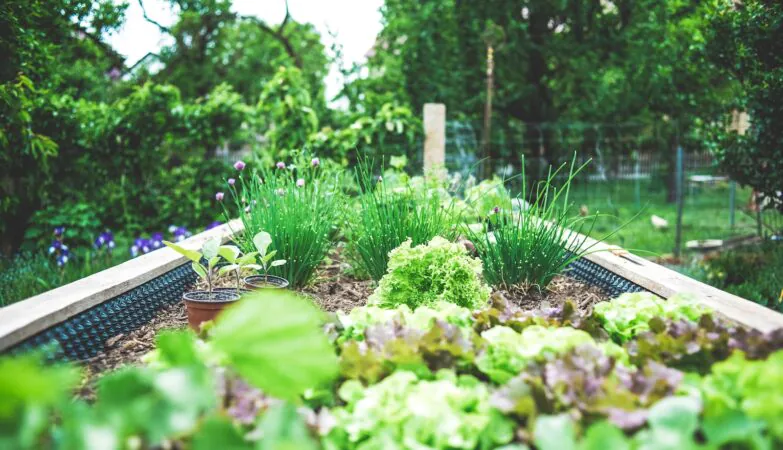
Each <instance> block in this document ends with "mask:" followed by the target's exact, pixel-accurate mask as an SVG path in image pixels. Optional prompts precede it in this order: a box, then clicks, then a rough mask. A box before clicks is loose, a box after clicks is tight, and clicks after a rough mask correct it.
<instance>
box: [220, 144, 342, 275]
mask: <svg viewBox="0 0 783 450" xmlns="http://www.w3.org/2000/svg"><path fill="white" fill-rule="evenodd" d="M299 161H302V164H297V165H296V166H295V168H292V169H288V168H284V169H277V168H275V169H268V168H262V169H261V170H259V171H257V172H253V173H240V174H239V176H238V180H237V184H236V186H235V187H231V189H230V192H231V196H232V199H233V201H234V204H233V207H234V208H235V209H234V211H235V212H234V213H229V212H228V209H225V208H226V206H225V205H224V212H225V215H226V218H227V219H229V220H230V219H231V218H232V217H236V216H237V215H239V217H240V218H241V219H242V223H243V224H244V231H243V232H242V233H241V235H240V236H238V237H237V242H238V244H239V245H240V247H241V248H242V249H243V250H244V251H246V252H248V251H253V250H255V249H256V248H255V244H254V242H253V237H254V236H255V235H256V234H258V233H259V232H261V231H266V232H267V233H269V234H270V236H271V237H272V240H273V242H272V244H271V246H270V247H269V248H270V249H271V251H274V252H276V253H275V255H276V257H279V258H281V259H282V260H285V261H286V264H284V265H282V266H277V267H273V268H271V270H270V273H271V274H272V275H277V276H281V277H283V278H285V279H287V280H288V281H289V282H290V283H291V285H292V286H293V287H302V286H304V285H305V284H307V283H308V282H309V281H310V280H311V279H312V277H313V275H314V274H315V269H316V267H318V265H319V264H320V263H321V261H323V259H324V258H325V257H326V254H327V253H328V252H329V249H330V248H331V244H332V237H333V229H334V227H335V226H336V224H337V221H338V216H339V214H340V212H341V210H342V206H343V198H342V191H341V187H342V186H341V178H340V174H339V173H338V172H337V171H336V170H331V169H327V168H324V167H321V166H320V165H318V166H314V165H312V164H309V163H305V162H304V160H302V159H300V160H299ZM297 162H298V161H297ZM299 180H302V181H301V182H300V181H299ZM302 183H303V184H302ZM298 184H302V185H301V186H299V185H298Z"/></svg>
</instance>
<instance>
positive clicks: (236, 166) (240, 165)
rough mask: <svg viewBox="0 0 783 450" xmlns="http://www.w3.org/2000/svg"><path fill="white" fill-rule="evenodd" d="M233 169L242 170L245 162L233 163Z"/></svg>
mask: <svg viewBox="0 0 783 450" xmlns="http://www.w3.org/2000/svg"><path fill="white" fill-rule="evenodd" d="M234 168H235V169H237V170H240V171H241V170H243V169H244V168H245V162H244V161H241V160H240V161H237V162H235V163H234Z"/></svg>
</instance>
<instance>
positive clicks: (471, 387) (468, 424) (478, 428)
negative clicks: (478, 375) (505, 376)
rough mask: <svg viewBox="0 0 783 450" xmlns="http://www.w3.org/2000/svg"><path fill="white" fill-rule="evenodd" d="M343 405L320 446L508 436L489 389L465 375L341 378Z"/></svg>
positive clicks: (449, 443) (490, 444) (455, 444)
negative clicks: (365, 382)
mask: <svg viewBox="0 0 783 450" xmlns="http://www.w3.org/2000/svg"><path fill="white" fill-rule="evenodd" d="M339 395H340V397H341V398H342V399H343V400H344V401H345V403H346V404H345V406H344V407H340V408H335V409H333V410H332V414H333V415H334V420H335V422H336V424H335V426H334V428H332V430H331V431H330V432H329V433H328V434H327V435H326V436H325V437H324V439H323V443H324V448H325V449H327V450H336V449H358V448H390V446H393V445H403V446H404V447H406V448H424V447H426V448H431V449H443V450H445V449H475V448H494V447H495V446H497V445H501V444H505V443H508V442H509V441H511V439H512V438H513V429H512V425H511V423H510V421H509V420H508V419H506V418H504V417H502V416H501V415H500V414H499V413H498V411H496V410H495V409H494V408H493V407H492V406H491V404H490V402H489V396H490V393H489V389H488V388H487V386H486V385H484V384H482V383H480V382H478V380H476V379H475V378H473V377H470V376H459V377H458V376H456V375H455V374H454V373H453V372H449V371H441V372H439V373H438V374H437V378H436V379H435V380H432V381H420V380H418V378H417V377H416V375H415V374H413V373H411V372H406V371H398V372H395V373H394V374H392V375H391V376H389V377H388V378H385V379H384V380H382V381H381V382H380V383H378V384H375V385H373V386H370V387H367V388H365V387H364V386H362V384H361V383H360V382H359V381H356V380H349V381H346V382H345V383H344V384H343V385H342V386H341V387H340V389H339Z"/></svg>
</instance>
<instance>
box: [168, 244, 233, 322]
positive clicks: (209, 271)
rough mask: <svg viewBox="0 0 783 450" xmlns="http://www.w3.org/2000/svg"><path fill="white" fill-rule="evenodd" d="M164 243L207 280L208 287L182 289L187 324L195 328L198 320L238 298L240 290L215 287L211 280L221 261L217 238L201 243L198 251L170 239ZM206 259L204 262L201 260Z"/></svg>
mask: <svg viewBox="0 0 783 450" xmlns="http://www.w3.org/2000/svg"><path fill="white" fill-rule="evenodd" d="M163 243H164V244H166V246H167V247H169V248H170V249H172V250H174V251H175V252H177V253H179V254H180V255H182V256H184V257H186V258H188V259H189V260H191V261H192V264H191V266H192V267H193V271H194V272H196V274H198V276H199V277H201V278H202V279H203V280H204V281H206V283H207V290H205V291H204V290H195V291H189V292H185V293H184V294H183V295H182V300H183V301H184V302H185V307H186V308H187V312H188V324H189V325H190V327H191V328H193V329H194V330H196V331H198V330H199V328H200V327H201V324H202V323H204V322H206V321H209V320H213V319H214V318H215V317H217V315H218V313H220V311H222V310H223V308H225V307H226V305H229V304H231V303H233V302H235V301H237V300H239V293H238V292H237V291H234V290H215V289H213V287H214V283H215V281H216V280H217V278H218V277H219V276H220V273H219V271H218V270H216V266H217V264H218V263H219V262H220V255H219V254H218V251H219V249H220V238H214V239H210V240H208V241H207V242H205V243H204V245H203V246H202V247H201V251H200V252H198V251H196V250H189V249H186V248H184V247H181V246H179V245H177V244H174V243H171V242H166V241H164V242H163ZM202 260H206V261H207V264H206V265H205V264H203V263H202V262H201V261H202Z"/></svg>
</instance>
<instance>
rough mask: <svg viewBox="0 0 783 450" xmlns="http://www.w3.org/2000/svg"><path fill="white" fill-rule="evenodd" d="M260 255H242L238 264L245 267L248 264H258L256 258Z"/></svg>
mask: <svg viewBox="0 0 783 450" xmlns="http://www.w3.org/2000/svg"><path fill="white" fill-rule="evenodd" d="M257 255H258V252H252V253H248V254H245V255H242V256H241V257H240V258H239V259H237V261H236V263H237V264H239V265H241V266H245V265H247V264H252V263H254V262H256V256H257Z"/></svg>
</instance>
